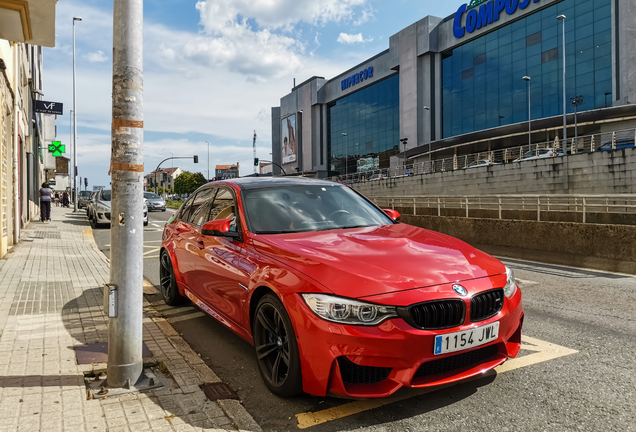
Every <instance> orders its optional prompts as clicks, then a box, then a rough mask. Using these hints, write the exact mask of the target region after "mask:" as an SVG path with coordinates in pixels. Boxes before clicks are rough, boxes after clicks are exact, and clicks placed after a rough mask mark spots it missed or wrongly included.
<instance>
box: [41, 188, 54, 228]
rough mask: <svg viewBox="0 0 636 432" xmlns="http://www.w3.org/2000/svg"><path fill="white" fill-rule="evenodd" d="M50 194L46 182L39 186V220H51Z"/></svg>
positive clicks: (51, 193) (45, 221) (50, 191)
mask: <svg viewBox="0 0 636 432" xmlns="http://www.w3.org/2000/svg"><path fill="white" fill-rule="evenodd" d="M51 195H53V191H52V190H51V188H49V184H48V183H47V182H44V183H42V187H41V188H40V220H41V221H42V222H44V223H47V222H49V221H50V220H51Z"/></svg>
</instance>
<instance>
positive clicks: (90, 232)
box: [82, 228, 93, 240]
mask: <svg viewBox="0 0 636 432" xmlns="http://www.w3.org/2000/svg"><path fill="white" fill-rule="evenodd" d="M82 233H83V234H84V240H86V239H89V238H91V237H92V236H93V230H92V229H91V228H89V229H85V230H83V231H82Z"/></svg>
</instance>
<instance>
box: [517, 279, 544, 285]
mask: <svg viewBox="0 0 636 432" xmlns="http://www.w3.org/2000/svg"><path fill="white" fill-rule="evenodd" d="M515 280H516V281H517V283H520V284H522V285H536V284H538V283H539V282H535V281H531V280H525V279H519V278H515Z"/></svg>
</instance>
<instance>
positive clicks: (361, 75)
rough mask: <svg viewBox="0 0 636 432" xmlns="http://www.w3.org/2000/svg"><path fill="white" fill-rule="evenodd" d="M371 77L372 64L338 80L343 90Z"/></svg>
mask: <svg viewBox="0 0 636 432" xmlns="http://www.w3.org/2000/svg"><path fill="white" fill-rule="evenodd" d="M372 77H373V66H369V67H368V68H366V69H364V70H362V71H360V72H358V73H356V74H354V75H352V76H350V77H349V78H345V79H343V80H342V81H340V89H341V90H345V89H348V88H349V87H351V86H354V85H356V84H360V83H361V82H362V81H364V80H366V79H369V78H372Z"/></svg>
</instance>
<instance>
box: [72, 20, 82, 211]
mask: <svg viewBox="0 0 636 432" xmlns="http://www.w3.org/2000/svg"><path fill="white" fill-rule="evenodd" d="M81 20H82V18H81V17H73V193H74V195H73V211H74V212H76V211H77V108H76V107H75V102H76V99H75V93H76V92H75V21H81Z"/></svg>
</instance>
